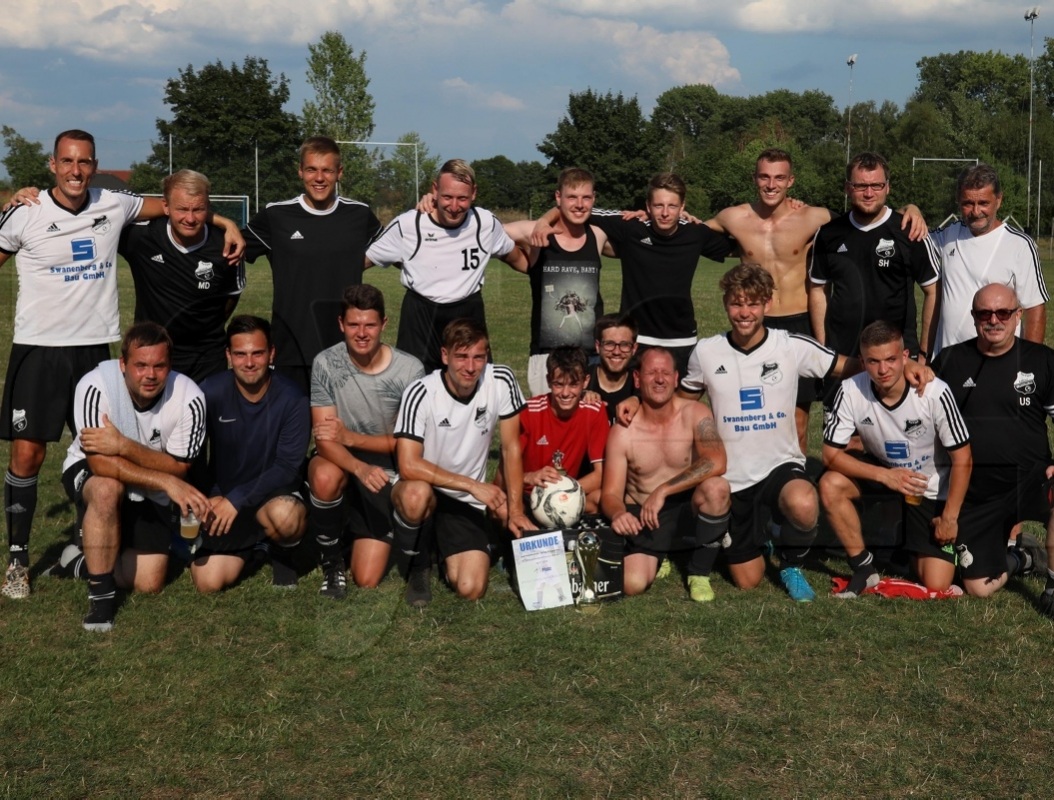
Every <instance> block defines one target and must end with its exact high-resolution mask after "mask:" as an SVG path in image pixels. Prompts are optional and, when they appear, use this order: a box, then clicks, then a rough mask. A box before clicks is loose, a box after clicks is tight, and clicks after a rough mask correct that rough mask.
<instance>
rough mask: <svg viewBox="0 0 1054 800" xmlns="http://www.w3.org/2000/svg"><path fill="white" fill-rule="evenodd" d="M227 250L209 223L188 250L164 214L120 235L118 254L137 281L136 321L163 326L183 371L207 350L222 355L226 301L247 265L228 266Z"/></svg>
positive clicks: (175, 361) (176, 363) (233, 294)
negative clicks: (124, 260)
mask: <svg viewBox="0 0 1054 800" xmlns="http://www.w3.org/2000/svg"><path fill="white" fill-rule="evenodd" d="M223 251H224V242H223V231H222V230H221V229H220V228H217V227H215V226H213V225H206V226H205V238H204V239H203V240H202V241H201V242H200V243H199V244H197V245H194V246H192V247H189V248H186V247H183V246H182V245H180V244H178V243H177V242H176V241H175V240H174V239H173V238H172V229H171V226H170V225H169V221H168V219H167V218H165V217H160V218H158V219H154V220H150V221H149V222H141V223H139V224H137V225H129V226H128V227H127V228H125V229H124V233H123V234H122V236H121V244H120V253H121V255H122V256H124V257H125V259H126V260H127V261H128V266H129V267H130V268H131V270H132V278H133V279H134V281H135V321H136V322H141V321H143V320H150V321H151V322H156V323H158V324H159V325H164V326H165V329H166V330H167V331H168V334H169V336H171V337H172V344H173V349H172V367H173V369H175V370H177V371H179V372H184V373H186V372H188V371H189V370H190V368H191V366H192V365H193V364H195V363H197V362H198V360H199V358H200V356H202V355H203V354H210V353H217V352H218V353H219V354H220V357H221V358H222V354H223V349H224V346H225V343H226V335H225V333H224V324H225V323H226V321H227V305H228V303H229V302H230V300H231V297H236V296H238V295H239V294H241V291H242V289H244V288H245V269H244V266H243V265H242V264H241V263H239V264H237V265H234V266H232V265H231V264H228V263H227V259H226V257H225V256H224V252H223ZM202 377H204V376H202Z"/></svg>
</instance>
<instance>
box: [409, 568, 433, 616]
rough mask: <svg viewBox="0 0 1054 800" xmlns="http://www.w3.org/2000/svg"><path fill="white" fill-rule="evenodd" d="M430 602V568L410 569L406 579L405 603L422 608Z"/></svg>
mask: <svg viewBox="0 0 1054 800" xmlns="http://www.w3.org/2000/svg"><path fill="white" fill-rule="evenodd" d="M431 602H432V570H431V568H429V567H424V568H422V569H412V570H410V575H409V577H408V578H407V581H406V604H407V605H408V606H410V607H411V608H424V607H425V606H427V605H428V604H429V603H431Z"/></svg>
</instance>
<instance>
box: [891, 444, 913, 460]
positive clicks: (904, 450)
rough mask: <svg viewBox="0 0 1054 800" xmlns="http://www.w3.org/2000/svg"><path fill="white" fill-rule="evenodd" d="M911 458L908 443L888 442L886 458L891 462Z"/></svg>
mask: <svg viewBox="0 0 1054 800" xmlns="http://www.w3.org/2000/svg"><path fill="white" fill-rule="evenodd" d="M910 457H911V453H910V452H909V450H908V443H907V442H886V458H888V459H889V460H890V461H905V460H907V459H908V458H910Z"/></svg>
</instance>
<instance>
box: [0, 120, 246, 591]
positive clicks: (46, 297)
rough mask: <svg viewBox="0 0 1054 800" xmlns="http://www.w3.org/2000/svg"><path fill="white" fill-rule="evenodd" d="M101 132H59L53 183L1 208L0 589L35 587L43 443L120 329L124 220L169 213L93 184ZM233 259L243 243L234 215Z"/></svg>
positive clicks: (55, 433) (230, 230) (57, 429)
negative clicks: (5, 354) (11, 301)
mask: <svg viewBox="0 0 1054 800" xmlns="http://www.w3.org/2000/svg"><path fill="white" fill-rule="evenodd" d="M98 166H99V162H98V161H97V160H96V158H95V139H94V138H93V137H92V135H91V134H90V133H87V132H85V131H81V130H68V131H63V132H62V133H60V134H59V135H58V136H56V137H55V146H54V150H53V151H52V154H51V157H50V159H49V162H48V167H49V169H50V170H51V172H52V173H53V174H54V175H55V187H54V188H53V189H49V190H48V191H47V192H44V193H42V194H41V195H40V196H39V198H37V197H35V194H36V190H35V189H31V190H23V191H20V192H19V193H18V195H17V197H18V198H19V199H20V200H22V201H23V202H24V203H25V204H24V205H16V206H14V207H13V208H11V209H10V210H9V211H7V212H6V213H4V214H3V215H2V216H0V264H3V263H4V262H6V261H7V259H8V258H10V257H11V256H12V255H14V254H15V253H17V254H18V259H17V260H16V264H15V266H16V268H17V270H18V298H17V300H16V303H15V322H14V337H13V339H12V344H11V356H10V358H9V359H8V362H7V378H6V380H5V382H4V396H3V406H2V408H0V438H2V439H5V440H7V441H9V442H11V453H10V459H9V462H8V468H7V473H6V475H5V476H4V509H5V520H6V523H7V535H8V546H9V550H10V554H11V561H10V564H9V565H8V570H7V574H6V575H5V578H4V585H3V588H2V589H0V592H2V593H3V594H4V595H6V596H7V597H12V598H24V597H28V596H29V591H30V587H29V532H30V529H31V528H32V525H33V515H34V513H35V512H36V506H37V475H38V474H39V472H40V467H41V465H42V464H43V463H44V456H45V455H46V454H47V443H48V442H55V441H58V440H59V437H60V436H61V435H62V427H63V425H64V424H65V425H66V426H68V427H69V428H70V431H71V432H72V433H76V431H75V430H74V428H73V408H72V404H73V393H74V389H75V388H76V386H77V382H78V381H79V380H80V379H81V377H82V376H84V375H85V373H87V372H88V371H89V370H91V369H94V367H95V366H96V365H97V364H98V363H99V362H101V361H105V360H107V359H109V357H110V348H109V346H108V344H109V343H110V342H115V341H117V340H118V339H120V338H121V329H120V319H119V316H118V311H117V245H118V240H119V238H120V235H121V229H122V228H123V227H124V226H125V225H127V224H129V223H131V222H133V221H135V220H138V219H152V218H154V217H159V216H161V215H162V214H164V207H163V204H162V202H161V201H160V200H158V199H157V198H152V197H147V198H143V197H140V196H139V195H136V194H131V193H129V192H111V191H108V190H106V189H92V188H91V182H92V178H94V177H95V172H96V170H97V169H98ZM213 222H214V223H216V224H217V225H221V226H223V227H224V229H225V230H226V231H227V235H228V237H229V238H228V249H229V251H230V253H229V258H230V259H232V260H233V261H235V262H236V261H237V260H238V259H239V258H240V257H241V251H242V248H243V247H244V242H243V241H242V239H241V236H240V235H239V234H238V231H237V228H236V227H234V226H233V223H231V221H230V220H226V219H223V218H222V217H220V216H218V215H214V216H213Z"/></svg>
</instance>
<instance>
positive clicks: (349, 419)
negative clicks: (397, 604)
mask: <svg viewBox="0 0 1054 800" xmlns="http://www.w3.org/2000/svg"><path fill="white" fill-rule="evenodd" d="M341 309H342V311H341V317H340V319H339V320H338V323H339V328H340V331H341V333H342V334H343V335H344V341H343V342H340V343H339V344H335V345H333V346H332V347H328V348H326V349H325V350H323V351H322V352H321V353H319V354H318V355H317V356H315V364H314V367H313V369H312V372H311V422H312V425H313V427H314V433H315V447H316V448H317V449H318V454H317V455H316V456H315V457H314V458H312V459H311V462H310V463H309V464H308V482H309V484H310V486H311V527H312V530H313V531H314V533H315V536H316V537H317V541H318V549H319V552H320V554H321V558H322V572H323V575H324V576H325V577H324V580H323V584H322V589H321V592H322V594H324V595H326V596H327V597H331V598H333V599H340V598H341V597H344V596H345V594H346V593H347V576H346V574H345V573H346V570H345V566H344V553H343V548H342V546H341V531H342V529H343V524H344V518H345V510H348V511H350V512H351V529H352V534H353V536H354V537H355V538H354V541H353V542H352V546H351V578H352V580H353V581H355V585H356V586H363V587H368V588H373V587H375V586H377V584H379V583H380V582H381V579H382V578H383V577H384V575H385V573H386V572H387V571H388V564H389V558H390V556H391V551H392V539H393V536H394V534H393V533H392V523H391V515H392V500H391V496H392V485H393V484H394V483H395V480H396V478H397V475H398V473H397V470H396V464H395V437H394V436H393V432H394V430H395V417H396V414H398V412H399V402H400V400H402V396H403V392H404V391H405V390H406V387H407V386H409V385H410V384H411V383H413V382H414V381H416V380H418V379H419V378H421V377H423V376H424V374H425V373H424V367H422V366H421V362H420V361H418V360H417V359H416V358H414V357H413V356H411V355H410V354H408V353H404V352H402V351H401V350H396V349H395V348H394V347H390V346H388V345H386V344H384V343H383V342H382V341H381V335H382V334H383V333H384V329H385V327H386V326H387V325H388V317H387V315H386V314H385V313H384V295H383V294H381V292H380V290H379V289H376V288H374V287H373V286H369V285H366V284H357V285H354V286H349V287H348V288H347V289H345V290H344V298H343V300H342V302H341ZM429 555H431V554H430V553H429ZM410 566H411V567H413V569H410V570H409V575H408V577H409V582H408V585H407V590H406V592H407V596H406V599H407V602H408V603H410V605H412V606H415V607H418V608H420V607H422V606H424V605H427V604H428V602H429V600H430V599H431V589H430V587H429V586H428V573H427V572H426V571H425V570H426V568H427V566H428V565H427V564H424V563H422V564H411V565H410Z"/></svg>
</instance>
